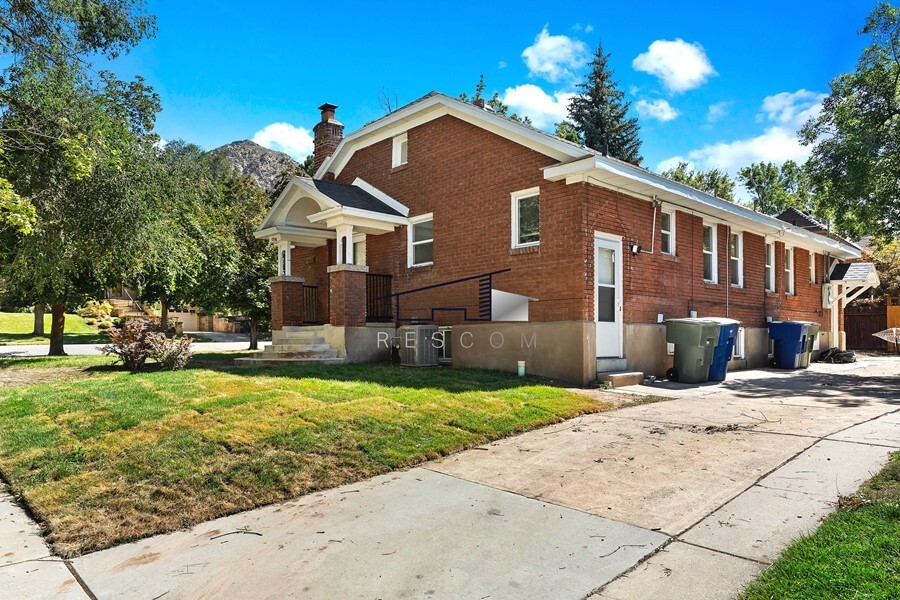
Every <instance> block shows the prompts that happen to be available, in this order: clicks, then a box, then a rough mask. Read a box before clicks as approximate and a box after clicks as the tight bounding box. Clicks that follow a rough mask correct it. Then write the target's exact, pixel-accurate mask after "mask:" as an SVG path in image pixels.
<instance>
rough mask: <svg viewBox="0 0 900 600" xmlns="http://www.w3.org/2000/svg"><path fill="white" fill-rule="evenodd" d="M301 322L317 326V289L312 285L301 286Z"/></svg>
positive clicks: (318, 321)
mask: <svg viewBox="0 0 900 600" xmlns="http://www.w3.org/2000/svg"><path fill="white" fill-rule="evenodd" d="M303 322H304V323H309V324H313V325H318V324H319V323H321V322H322V321H320V320H319V288H317V287H316V286H314V285H304V286H303Z"/></svg>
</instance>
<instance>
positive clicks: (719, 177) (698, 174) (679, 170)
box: [662, 161, 734, 201]
mask: <svg viewBox="0 0 900 600" xmlns="http://www.w3.org/2000/svg"><path fill="white" fill-rule="evenodd" d="M662 176H663V177H668V178H669V179H671V180H672V181H677V182H679V183H684V184H686V185H689V186H691V187H694V188H697V189H698V190H702V191H704V192H706V193H707V194H712V195H713V196H715V197H717V198H722V199H724V200H731V201H734V181H733V180H732V179H731V177H729V175H728V173H726V172H725V171H723V170H722V169H710V170H709V171H703V170H700V169H697V170H694V169H693V168H691V164H690V163H689V162H687V161H679V163H678V165H677V166H675V167H674V168H672V169H668V170H666V171H663V172H662Z"/></svg>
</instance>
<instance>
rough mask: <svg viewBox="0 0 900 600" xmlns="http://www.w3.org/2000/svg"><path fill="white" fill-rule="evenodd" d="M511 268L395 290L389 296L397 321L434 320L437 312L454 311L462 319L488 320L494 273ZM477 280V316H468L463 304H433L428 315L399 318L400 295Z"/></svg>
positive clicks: (489, 318) (419, 321)
mask: <svg viewBox="0 0 900 600" xmlns="http://www.w3.org/2000/svg"><path fill="white" fill-rule="evenodd" d="M510 270H511V269H500V270H499V271H491V272H490V273H482V274H481V275H472V276H470V277H463V278H461V279H454V280H453V281H445V282H443V283H435V284H432V285H426V286H425V287H420V288H416V289H414V290H406V291H404V292H397V293H396V294H390V297H391V298H393V299H394V312H396V314H397V317H396V320H397V322H398V323H399V322H403V321H405V322H410V323H421V322H423V321H432V322H433V321H434V320H435V316H436V315H437V313H439V312H456V313H460V314H462V319H463V321H490V320H491V319H492V318H493V315H492V313H491V308H492V307H491V288H492V286H493V281H494V275H500V274H501V273H507V272H509V271H510ZM476 279H477V280H478V316H477V317H470V316H469V309H468V308H466V307H464V306H434V307H431V309H430V310H431V314H430V316H429V317H411V318H400V298H401V297H402V296H408V295H410V294H418V293H419V292H424V291H427V290H433V289H436V288H442V287H446V286H448V285H456V284H457V283H465V282H467V281H474V280H476Z"/></svg>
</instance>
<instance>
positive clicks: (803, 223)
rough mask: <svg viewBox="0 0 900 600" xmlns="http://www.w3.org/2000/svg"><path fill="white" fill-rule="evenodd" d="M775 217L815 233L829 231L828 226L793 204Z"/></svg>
mask: <svg viewBox="0 0 900 600" xmlns="http://www.w3.org/2000/svg"><path fill="white" fill-rule="evenodd" d="M775 218H776V219H780V220H782V221H784V222H786V223H790V224H791V225H795V226H797V227H800V228H802V229H806V230H807V231H812V232H814V233H822V234H826V233H828V227H827V226H826V225H825V224H824V223H822V222H820V221H817V220H816V219H814V218H812V217H811V216H810V215H808V214H806V213H805V212H801V211H799V210H797V209H796V208H794V207H793V206H791V207H788V208H786V209H785V210H783V211H782V212H781V214H780V215H778V216H776V217H775Z"/></svg>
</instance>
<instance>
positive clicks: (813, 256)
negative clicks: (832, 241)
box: [809, 250, 816, 283]
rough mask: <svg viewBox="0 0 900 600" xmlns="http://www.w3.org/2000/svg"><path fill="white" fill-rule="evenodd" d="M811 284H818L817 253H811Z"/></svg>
mask: <svg viewBox="0 0 900 600" xmlns="http://www.w3.org/2000/svg"><path fill="white" fill-rule="evenodd" d="M809 282H810V283H815V282H816V253H815V252H813V251H812V250H810V251H809Z"/></svg>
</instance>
